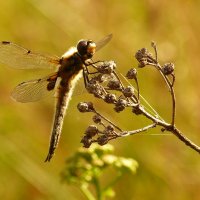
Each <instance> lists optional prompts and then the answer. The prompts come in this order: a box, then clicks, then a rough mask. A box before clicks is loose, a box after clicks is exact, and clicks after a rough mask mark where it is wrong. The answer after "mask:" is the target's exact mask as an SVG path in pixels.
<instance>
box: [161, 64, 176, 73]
mask: <svg viewBox="0 0 200 200" xmlns="http://www.w3.org/2000/svg"><path fill="white" fill-rule="evenodd" d="M173 71H174V64H173V63H165V64H164V65H163V66H162V72H163V74H165V75H169V74H171V73H172V72H173Z"/></svg>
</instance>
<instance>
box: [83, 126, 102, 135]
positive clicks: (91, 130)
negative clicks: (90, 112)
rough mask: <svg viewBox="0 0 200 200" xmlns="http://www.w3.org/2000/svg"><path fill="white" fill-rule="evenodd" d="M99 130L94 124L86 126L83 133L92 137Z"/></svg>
mask: <svg viewBox="0 0 200 200" xmlns="http://www.w3.org/2000/svg"><path fill="white" fill-rule="evenodd" d="M98 132H99V130H98V128H97V127H96V126H94V125H90V126H88V128H87V129H86V131H85V134H86V135H87V136H88V138H92V137H93V136H95V135H96V134H97V133H98Z"/></svg>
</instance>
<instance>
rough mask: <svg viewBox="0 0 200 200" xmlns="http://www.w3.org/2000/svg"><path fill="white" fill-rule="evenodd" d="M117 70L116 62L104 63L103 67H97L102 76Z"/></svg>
mask: <svg viewBox="0 0 200 200" xmlns="http://www.w3.org/2000/svg"><path fill="white" fill-rule="evenodd" d="M115 68H116V64H115V62H114V61H109V62H103V64H102V65H99V66H98V67H97V70H98V72H100V73H102V74H111V73H112V72H113V70H114V69H115Z"/></svg>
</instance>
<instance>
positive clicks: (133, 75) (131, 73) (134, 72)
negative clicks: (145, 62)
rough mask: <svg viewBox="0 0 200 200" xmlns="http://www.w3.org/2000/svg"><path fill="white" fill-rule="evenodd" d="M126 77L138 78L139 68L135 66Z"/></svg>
mask: <svg viewBox="0 0 200 200" xmlns="http://www.w3.org/2000/svg"><path fill="white" fill-rule="evenodd" d="M126 77H127V78H128V79H136V78H137V70H136V69H135V68H131V69H130V70H129V71H128V72H127V74H126Z"/></svg>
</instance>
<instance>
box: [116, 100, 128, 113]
mask: <svg viewBox="0 0 200 200" xmlns="http://www.w3.org/2000/svg"><path fill="white" fill-rule="evenodd" d="M126 106H127V101H126V100H125V99H118V101H117V103H116V104H115V108H114V110H115V111H116V112H121V111H123V110H124V109H125V107H126Z"/></svg>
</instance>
